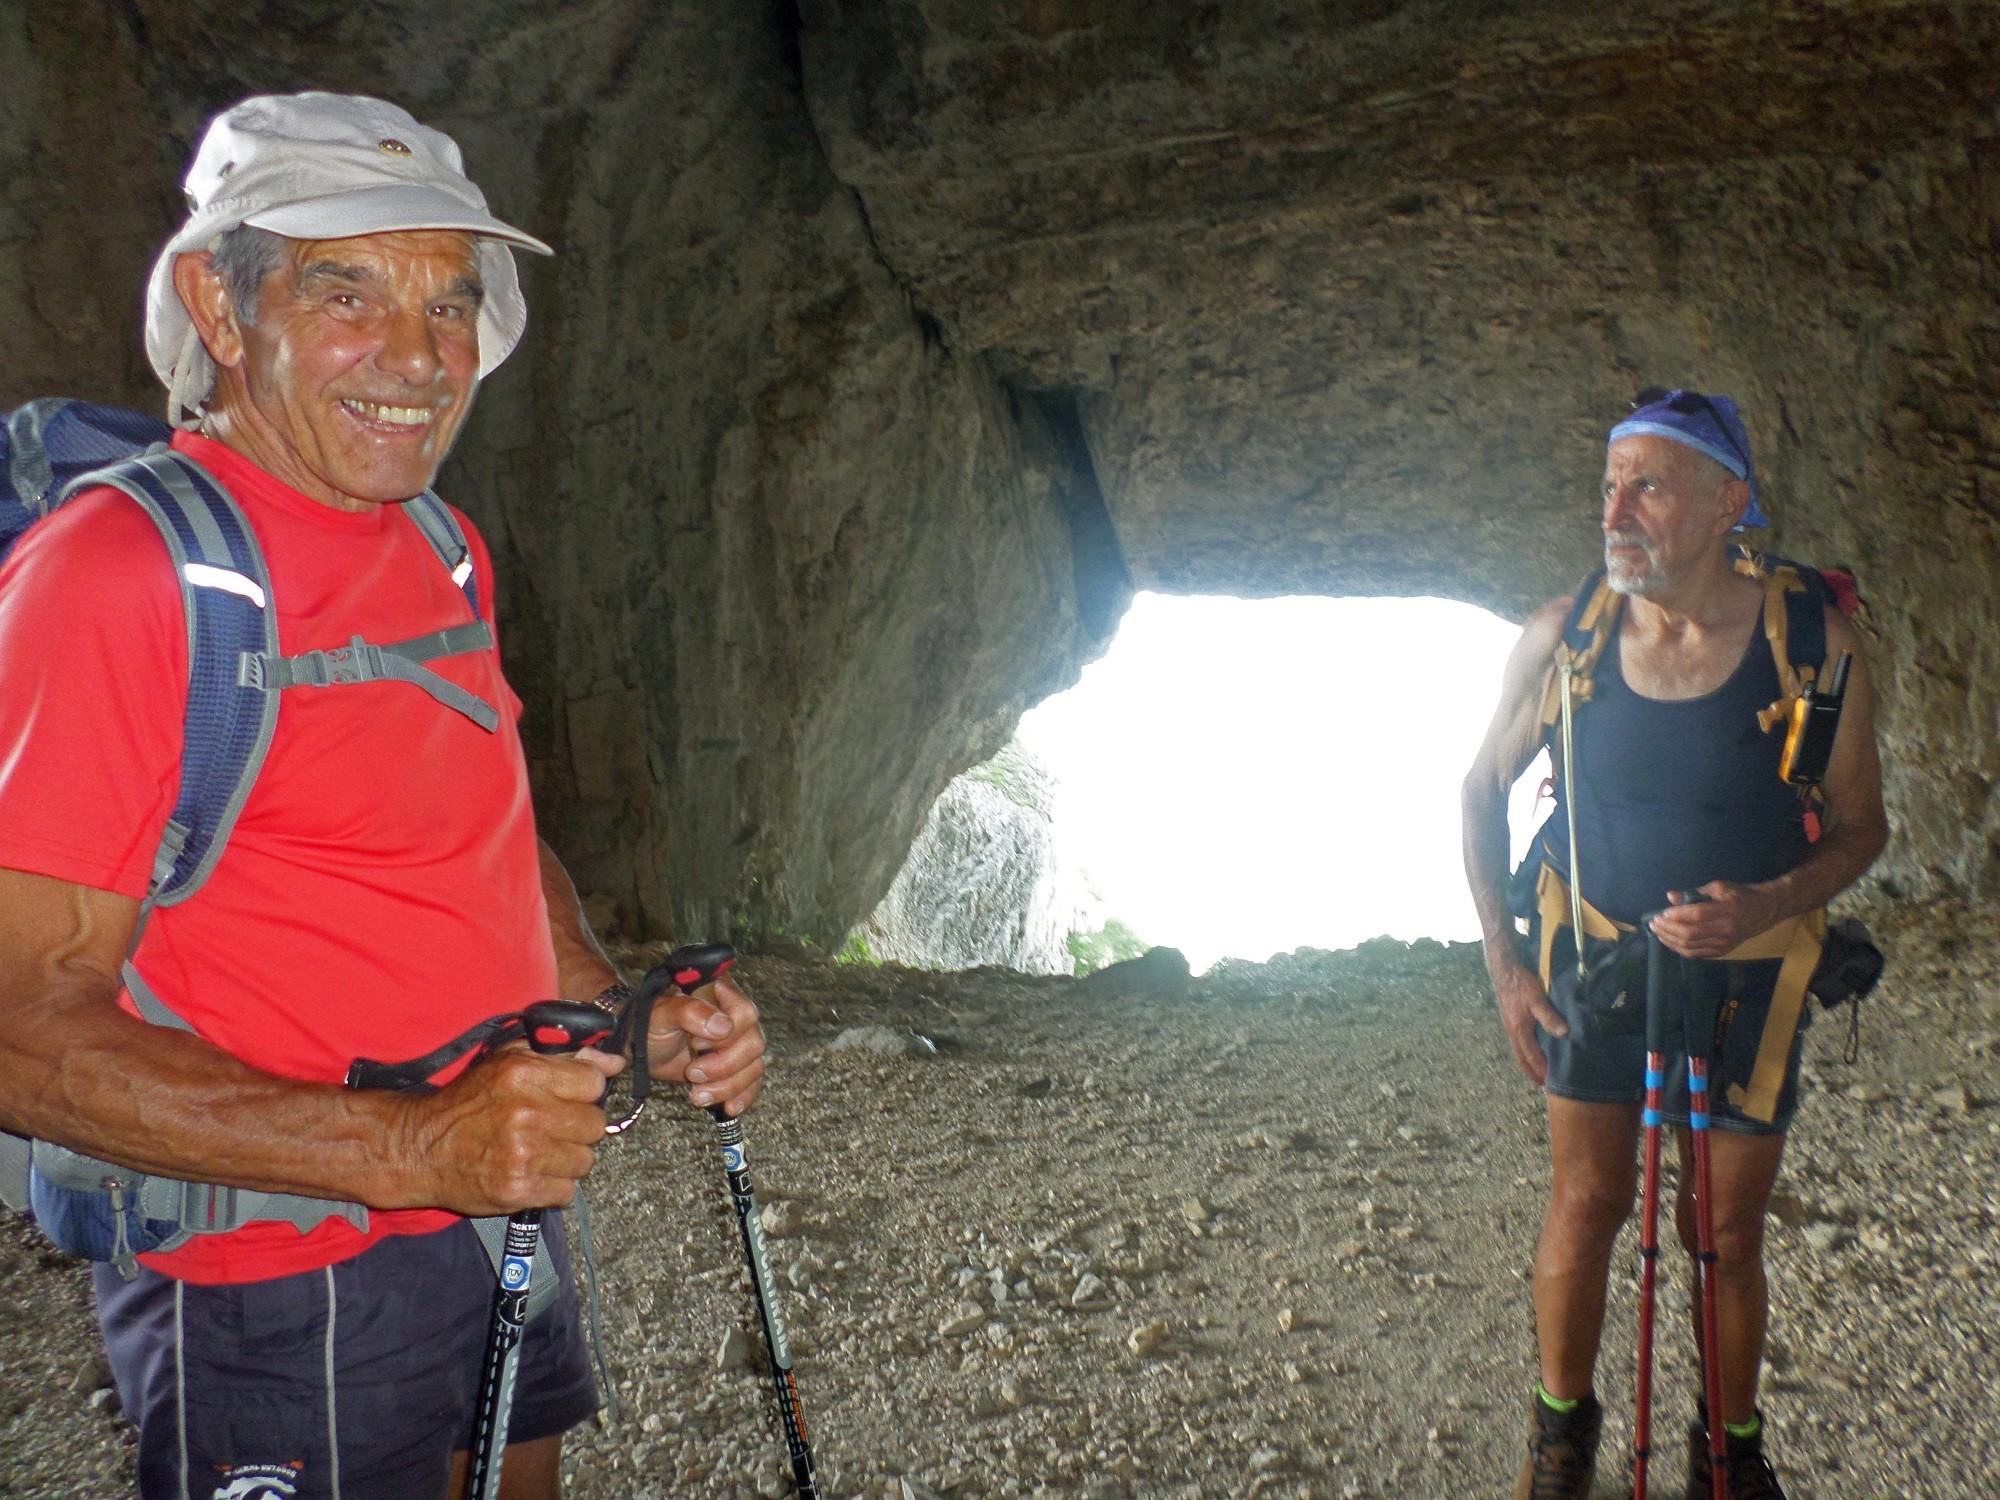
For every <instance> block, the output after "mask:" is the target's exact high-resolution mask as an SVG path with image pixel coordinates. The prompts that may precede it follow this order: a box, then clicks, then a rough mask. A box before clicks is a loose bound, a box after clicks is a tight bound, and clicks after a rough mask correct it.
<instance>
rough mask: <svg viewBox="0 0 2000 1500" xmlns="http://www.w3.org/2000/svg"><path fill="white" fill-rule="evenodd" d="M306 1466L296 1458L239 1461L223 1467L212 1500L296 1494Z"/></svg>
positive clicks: (277, 1499) (269, 1499)
mask: <svg viewBox="0 0 2000 1500" xmlns="http://www.w3.org/2000/svg"><path fill="white" fill-rule="evenodd" d="M305 1467H306V1466H305V1464H304V1463H303V1462H302V1461H300V1460H299V1459H293V1460H292V1461H291V1462H290V1463H288V1464H238V1465H237V1466H236V1467H235V1468H233V1469H224V1470H223V1471H222V1483H220V1484H218V1485H217V1486H216V1487H215V1495H214V1497H213V1500H282V1497H286V1496H291V1495H296V1494H298V1492H299V1476H300V1475H301V1474H303V1473H304V1472H305Z"/></svg>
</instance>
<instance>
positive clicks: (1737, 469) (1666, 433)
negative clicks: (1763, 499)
mask: <svg viewBox="0 0 2000 1500" xmlns="http://www.w3.org/2000/svg"><path fill="white" fill-rule="evenodd" d="M1640 433H1650V434H1651V435H1652V436H1654V437H1663V438H1667V439H1669V440H1670V441H1672V442H1676V443H1685V444H1686V445H1687V446H1688V447H1690V448H1692V449H1694V450H1695V452H1697V453H1700V454H1702V455H1703V456H1704V457H1707V458H1712V459H1714V460H1715V461H1716V462H1717V463H1719V464H1721V465H1722V467H1723V468H1725V469H1727V470H1728V471H1729V472H1730V473H1732V474H1734V475H1735V476H1736V477H1737V478H1738V479H1740V480H1742V481H1743V482H1744V483H1745V484H1747V485H1749V486H1750V504H1749V505H1748V507H1746V508H1745V510H1744V512H1743V519H1742V520H1741V521H1739V522H1737V523H1736V528H1735V529H1736V530H1738V531H1741V530H1743V529H1744V528H1745V527H1746V526H1769V525H1770V524H1771V519H1770V517H1768V516H1766V515H1765V514H1764V509H1763V507H1762V506H1760V505H1759V504H1758V503H1757V469H1756V466H1755V465H1754V464H1752V463H1751V461H1750V432H1749V429H1748V428H1746V427H1745V426H1744V425H1743V418H1742V417H1741V416H1740V415H1739V414H1738V413H1737V410H1736V403H1735V402H1734V401H1731V400H1730V399H1729V398H1728V397H1727V396H1704V395H1702V394H1700V393H1699V392H1697V391H1668V392H1667V393H1666V395H1664V396H1662V397H1660V399H1659V400H1657V401H1654V402H1651V403H1649V404H1648V405H1645V406H1642V407H1640V408H1638V409H1637V410H1636V411H1634V412H1633V413H1632V415H1631V416H1629V417H1627V418H1626V419H1625V420H1624V421H1622V422H1620V423H1619V424H1618V425H1617V426H1616V427H1614V428H1612V429H1611V436H1610V438H1609V439H1608V441H1609V442H1612V443H1615V442H1617V441H1618V440H1619V439H1620V438H1628V437H1636V436H1638V435H1639V434H1640Z"/></svg>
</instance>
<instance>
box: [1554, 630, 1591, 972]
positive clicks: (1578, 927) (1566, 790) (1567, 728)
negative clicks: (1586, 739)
mask: <svg viewBox="0 0 2000 1500" xmlns="http://www.w3.org/2000/svg"><path fill="white" fill-rule="evenodd" d="M1557 675H1558V676H1559V678H1560V679H1561V683H1562V755H1563V816H1564V817H1565V818H1566V819H1567V820H1568V822H1569V931H1570V936H1571V937H1572V938H1574V939H1575V940H1576V977H1577V978H1578V979H1582V978H1583V977H1584V976H1585V975H1587V974H1588V973H1589V972H1590V970H1589V967H1588V966H1587V965H1586V964H1585V963H1584V961H1583V876H1582V874H1581V873H1579V869H1578V861H1577V854H1576V715H1575V712H1574V710H1573V709H1572V707H1571V700H1570V680H1571V679H1572V678H1573V677H1575V676H1576V668H1574V667H1573V666H1571V665H1570V664H1569V663H1568V662H1564V663H1563V664H1562V666H1561V667H1560V668H1559V669H1558V674H1557Z"/></svg>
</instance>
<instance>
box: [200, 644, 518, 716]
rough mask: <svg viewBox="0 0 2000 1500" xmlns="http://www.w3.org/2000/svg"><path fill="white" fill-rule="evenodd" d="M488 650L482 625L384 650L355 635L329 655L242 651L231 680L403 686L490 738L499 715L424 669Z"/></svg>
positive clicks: (269, 688) (275, 686)
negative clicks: (446, 659) (430, 663)
mask: <svg viewBox="0 0 2000 1500" xmlns="http://www.w3.org/2000/svg"><path fill="white" fill-rule="evenodd" d="M492 646H493V630H492V628H491V627H490V626H489V625H487V623H486V622H485V621H484V620H474V621H472V622H471V623H470V624H466V625H454V626H453V627H452V628H451V629H449V630H434V631H432V632H431V633H430V634H429V635H420V636H417V637H416V638H415V639H413V640H407V641H397V642H396V643H395V644H393V645H388V646H375V645H370V644H369V643H368V642H367V641H364V640H363V639H362V638H361V637H360V636H358V635H357V636H355V637H354V638H353V639H352V640H350V641H349V642H348V643H347V644H346V645H345V646H342V647H340V648H338V649H337V650H333V651H306V652H302V653H301V654H299V655H297V656H273V655H271V654H270V653H269V652H262V651H245V652H244V653H243V655H242V657H241V659H240V661H239V664H238V667H237V676H236V680H237V681H238V682H239V683H241V684H242V685H243V686H244V687H253V688H262V689H264V690H265V691H266V692H282V691H283V690H284V689H286V688H294V687H345V686H348V685H349V684H352V683H360V682H407V683H409V684H410V685H411V686H412V687H416V688H421V689H422V690H423V691H424V692H426V693H428V694H430V695H431V697H433V698H435V699H436V700H437V701H438V702H439V703H442V704H443V705H444V706H445V707H446V708H450V709H455V710H457V711H458V712H459V713H462V714H464V715H465V716H466V718H468V719H470V720H472V722H473V723H475V724H477V725H478V726H479V727H480V728H481V729H484V730H485V731H486V732H487V733H488V734H491V733H492V732H493V731H495V730H496V729H498V728H499V727H500V711H499V710H498V709H497V708H495V707H494V706H493V705H492V704H490V703H488V702H487V701H486V700H485V699H484V698H481V697H479V696H478V695H477V694H474V693H470V692H467V691H466V690H465V689H464V688H462V687H460V686H459V685H458V684H457V683H455V682H453V681H452V680H451V679H450V678H448V677H442V676H440V675H438V674H437V673H436V672H433V671H432V670H431V669H430V668H429V667H427V666H425V665H424V663H425V662H427V661H436V660H437V659H438V658H440V657H444V656H463V655H465V654H466V653H468V652H472V651H487V650H491V649H492Z"/></svg>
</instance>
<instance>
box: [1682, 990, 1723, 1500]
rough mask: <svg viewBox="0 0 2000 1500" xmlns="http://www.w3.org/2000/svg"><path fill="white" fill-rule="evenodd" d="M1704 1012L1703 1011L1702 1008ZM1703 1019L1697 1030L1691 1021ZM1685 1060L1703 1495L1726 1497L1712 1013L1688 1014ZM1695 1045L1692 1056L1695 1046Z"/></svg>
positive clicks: (1719, 1498) (1710, 1011)
mask: <svg viewBox="0 0 2000 1500" xmlns="http://www.w3.org/2000/svg"><path fill="white" fill-rule="evenodd" d="M1703 1009H1704V1010H1708V1008H1707V1007H1706V1006H1704V1007H1703ZM1697 1019H1706V1021H1707V1023H1708V1024H1707V1025H1706V1026H1705V1027H1704V1028H1702V1029H1701V1030H1699V1031H1697V1030H1696V1028H1695V1026H1694V1025H1693V1024H1692V1023H1693V1022H1695V1021H1696V1020H1697ZM1688 1020H1689V1022H1690V1025H1689V1027H1688V1029H1689V1030H1690V1031H1692V1032H1695V1035H1694V1036H1693V1037H1690V1038H1689V1047H1688V1055H1687V1064H1688V1133H1689V1135H1690V1136H1691V1137H1692V1138H1693V1141H1694V1233H1695V1249H1696V1255H1695V1274H1696V1278H1697V1281H1696V1284H1697V1286H1698V1287H1699V1288H1700V1293H1701V1371H1702V1385H1703V1389H1704V1392H1705V1394H1706V1395H1707V1397H1708V1473H1709V1481H1708V1482H1709V1493H1710V1494H1711V1495H1712V1496H1714V1500H1729V1470H1728V1467H1727V1453H1728V1448H1727V1444H1728V1438H1727V1435H1726V1433H1725V1431H1724V1429H1723V1425H1722V1339H1721V1333H1720V1329H1719V1320H1718V1318H1717V1315H1716V1306H1715V1259H1716V1257H1715V1200H1714V1199H1713V1197H1711V1196H1710V1192H1709V1183H1710V1173H1709V1156H1708V1049H1709V1047H1710V1046H1711V1045H1712V1038H1713V1037H1714V1035H1715V1016H1714V1013H1713V1011H1712V1010H1708V1014H1707V1015H1706V1016H1705V1017H1696V1016H1690V1017H1689V1018H1688ZM1696 1047H1699V1048H1700V1049H1701V1051H1700V1054H1699V1055H1697V1054H1696V1051H1695V1048H1696Z"/></svg>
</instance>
